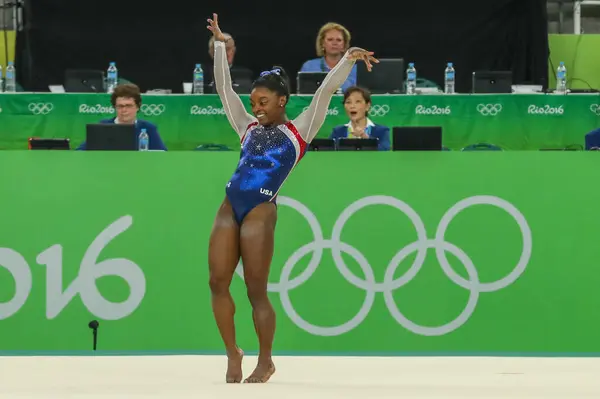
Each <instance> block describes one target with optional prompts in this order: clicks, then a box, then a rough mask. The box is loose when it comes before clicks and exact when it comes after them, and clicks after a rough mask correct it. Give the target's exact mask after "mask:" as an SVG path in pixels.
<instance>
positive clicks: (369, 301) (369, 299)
mask: <svg viewBox="0 0 600 399" xmlns="http://www.w3.org/2000/svg"><path fill="white" fill-rule="evenodd" d="M278 203H279V204H280V205H287V206H289V207H292V208H294V209H295V210H296V211H298V212H299V213H300V214H301V215H302V216H304V217H305V218H306V220H307V221H308V224H309V226H310V228H311V230H312V233H313V235H314V241H313V242H311V243H309V244H306V245H304V246H302V247H301V248H299V249H298V250H296V252H295V253H294V254H293V255H292V256H291V257H290V258H289V259H288V260H287V261H286V262H285V265H284V266H283V270H282V271H281V278H280V281H279V282H277V283H269V284H268V288H267V289H268V291H269V292H278V293H279V294H280V296H281V303H282V305H283V309H284V310H285V312H286V313H287V315H288V317H289V318H290V319H291V320H292V321H293V322H294V323H295V324H296V325H297V326H298V327H300V328H302V329H303V330H305V331H307V332H309V333H311V334H314V335H321V336H337V335H341V334H344V333H347V332H349V331H351V330H353V329H354V328H356V327H357V326H358V325H360V324H361V323H362V322H363V321H364V320H365V319H366V317H367V315H368V314H369V312H370V311H371V308H372V306H373V303H374V301H375V294H376V293H378V292H381V293H383V296H384V300H385V304H386V306H387V308H388V310H389V312H390V314H391V315H392V317H394V319H395V320H396V321H397V322H398V323H399V324H400V325H402V326H403V327H404V328H406V329H408V330H410V331H412V332H413V333H415V334H420V335H424V336H439V335H444V334H448V333H450V332H452V331H454V330H456V329H457V328H459V327H461V326H462V325H463V324H465V323H466V322H467V320H468V319H469V318H470V317H471V315H472V314H473V312H474V311H475V307H476V305H477V301H478V299H479V294H480V293H482V292H493V291H498V290H500V289H503V288H505V287H507V286H508V285H510V284H512V283H513V282H515V281H516V280H517V279H518V278H519V277H520V276H521V274H522V273H523V272H524V271H525V268H526V267H527V264H528V263H529V259H530V257H531V252H532V237H531V229H530V228H529V225H528V224H527V220H526V219H525V217H524V216H523V214H521V212H520V211H519V210H518V209H517V208H515V206H513V205H512V204H511V203H509V202H508V201H505V200H503V199H501V198H498V197H494V196H488V195H479V196H473V197H469V198H465V199H463V200H461V201H459V202H458V203H456V204H455V205H454V206H452V207H451V208H450V209H449V210H448V211H447V212H446V213H445V214H444V216H442V219H441V220H440V223H439V225H438V227H437V230H436V233H435V237H434V238H428V237H427V231H426V229H425V225H424V223H423V221H422V220H421V218H420V216H419V215H418V214H417V212H416V211H414V210H413V209H412V208H411V207H410V206H409V205H408V204H406V203H405V202H403V201H401V200H399V199H397V198H394V197H389V196H371V197H365V198H362V199H360V200H358V201H356V202H354V203H352V204H350V205H349V206H348V207H347V208H346V209H345V210H344V211H343V212H342V213H341V214H340V216H339V217H338V219H337V220H336V222H335V225H334V227H333V232H332V238H331V239H330V240H328V239H325V238H324V237H323V230H322V229H321V226H320V224H319V221H318V220H317V217H316V216H315V215H314V214H313V213H312V212H311V211H310V210H309V209H308V208H307V207H306V206H305V205H303V204H302V203H300V202H299V201H296V200H294V199H292V198H289V197H283V196H279V197H278ZM369 205H388V206H391V207H393V208H396V209H398V210H400V211H402V212H403V213H404V214H406V215H407V216H408V217H409V219H410V220H411V221H412V223H413V225H414V227H415V229H416V232H417V240H416V241H415V242H413V243H411V244H409V245H407V246H405V247H404V248H402V249H401V250H400V251H398V252H397V253H396V255H395V256H394V257H393V258H392V259H391V260H390V262H389V264H388V266H387V269H386V271H385V276H384V278H383V282H381V283H378V282H376V281H375V275H374V271H373V268H372V267H371V265H370V264H369V262H368V261H367V259H366V258H365V257H364V255H363V254H362V253H361V252H360V251H358V250H357V249H356V248H354V247H353V246H351V245H349V244H346V243H344V242H342V241H341V235H342V229H343V227H344V225H345V224H346V222H347V221H348V219H349V218H350V216H352V215H353V214H355V213H356V212H357V211H359V210H360V209H362V208H364V207H367V206H369ZM474 205H493V206H496V207H499V208H501V209H503V210H504V211H506V212H508V213H509V214H510V215H511V216H512V217H513V218H514V219H515V220H516V222H517V224H518V226H519V228H520V230H521V235H522V240H523V251H522V253H521V257H520V258H519V261H518V263H517V265H516V267H515V268H514V269H513V271H512V272H510V273H509V274H508V275H507V276H505V277H504V278H502V279H500V280H497V281H494V282H489V283H484V282H480V281H479V276H478V273H477V269H476V268H475V266H474V265H473V262H472V260H471V259H470V258H469V257H468V256H467V254H465V253H464V252H463V251H462V250H461V249H460V248H458V247H456V246H455V245H453V244H451V243H449V242H447V241H445V238H444V235H445V233H446V229H447V228H448V225H449V224H450V222H451V221H452V220H453V219H454V217H455V216H456V215H458V214H459V213H460V212H461V211H463V210H465V209H466V208H469V207H471V206H474ZM429 248H434V249H435V253H436V257H437V259H438V261H439V263H440V266H441V268H442V270H443V271H444V273H445V274H446V276H447V277H448V278H449V279H450V280H451V281H452V282H453V283H455V284H456V285H458V286H460V287H462V288H464V289H467V290H469V291H470V295H469V299H468V302H467V305H466V307H465V309H464V310H463V311H462V313H461V314H460V315H459V316H458V317H457V318H456V319H455V320H453V321H451V322H449V323H447V324H445V325H441V326H437V327H428V326H421V325H418V324H416V323H414V322H412V321H411V320H409V319H408V318H407V317H406V316H404V315H403V314H402V312H401V311H400V310H399V309H398V307H397V305H396V303H395V302H394V298H393V293H392V292H393V291H394V290H396V289H398V288H400V287H402V286H404V285H406V284H407V283H409V282H410V281H411V280H412V279H413V278H414V277H415V276H416V275H417V273H418V272H419V270H420V269H421V267H422V266H423V263H424V261H425V257H426V256H427V250H428V249H429ZM324 249H331V252H332V254H333V260H334V261H335V266H336V268H337V269H338V271H339V272H340V273H341V274H342V276H343V277H344V278H345V279H346V280H347V281H348V282H350V283H351V284H353V285H354V286H356V287H358V288H361V289H362V290H364V291H366V298H365V301H364V303H363V305H362V307H361V308H360V310H359V311H358V313H357V314H356V315H355V316H354V317H353V318H352V319H350V320H349V321H347V322H346V323H344V324H341V325H339V326H333V327H322V326H316V325H313V324H311V323H309V322H307V321H306V320H304V319H303V318H302V317H301V316H300V315H299V314H298V313H297V312H296V310H295V309H294V307H293V306H292V303H291V300H290V295H289V292H290V291H291V290H293V289H294V288H297V287H299V286H300V285H302V284H304V283H305V282H306V281H307V280H308V279H309V278H310V277H311V276H312V275H313V274H314V272H315V271H316V269H317V267H318V266H319V263H320V261H321V257H322V256H323V250H324ZM415 251H416V252H417V256H416V259H415V261H414V262H413V264H412V266H411V267H410V269H409V270H408V271H407V272H406V273H404V275H402V276H401V277H399V278H398V279H394V275H395V272H396V269H397V268H398V267H399V265H400V264H401V262H402V261H403V260H404V259H405V258H406V257H407V256H408V255H410V254H411V253H413V252H415ZM310 252H313V255H312V258H311V260H310V262H309V265H308V267H307V268H306V270H304V271H303V272H302V273H300V274H299V275H298V276H297V277H294V278H292V279H290V276H291V275H292V269H293V268H294V266H295V265H296V263H298V261H299V260H300V259H302V258H303V257H304V256H305V255H307V254H308V253H310ZM342 252H345V253H347V254H349V255H350V256H352V257H353V258H354V260H356V261H357V262H358V264H359V265H360V267H361V269H362V271H363V273H364V274H365V276H366V279H365V280H361V279H360V278H359V277H357V276H355V275H354V274H353V273H352V272H351V271H350V269H349V268H348V266H346V264H345V263H344V260H343V258H342ZM446 252H450V253H451V254H453V255H454V256H455V257H456V258H457V259H458V260H460V261H461V262H462V263H463V265H464V266H465V268H466V270H467V273H468V275H469V280H465V279H464V278H463V277H461V276H460V275H459V274H457V273H456V272H455V271H454V270H453V269H452V266H451V265H450V263H449V262H448V259H447V258H446ZM242 267H243V266H242V264H241V262H240V264H238V267H237V269H236V272H237V273H238V275H239V276H240V277H242V278H243V269H242Z"/></svg>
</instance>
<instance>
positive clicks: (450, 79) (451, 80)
mask: <svg viewBox="0 0 600 399" xmlns="http://www.w3.org/2000/svg"><path fill="white" fill-rule="evenodd" d="M455 83H456V78H455V75H454V66H453V65H452V63H451V62H449V63H448V66H447V67H446V70H445V71H444V93H446V94H454V87H455Z"/></svg>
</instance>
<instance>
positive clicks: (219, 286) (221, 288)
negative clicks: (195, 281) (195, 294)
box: [208, 272, 231, 295]
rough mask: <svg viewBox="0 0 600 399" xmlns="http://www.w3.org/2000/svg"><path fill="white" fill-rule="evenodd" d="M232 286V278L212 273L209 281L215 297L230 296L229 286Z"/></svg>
mask: <svg viewBox="0 0 600 399" xmlns="http://www.w3.org/2000/svg"><path fill="white" fill-rule="evenodd" d="M230 284H231V276H229V275H226V274H224V273H219V272H211V273H210V278H209V279H208V285H209V287H210V292H211V293H212V294H213V295H225V294H229V285H230Z"/></svg>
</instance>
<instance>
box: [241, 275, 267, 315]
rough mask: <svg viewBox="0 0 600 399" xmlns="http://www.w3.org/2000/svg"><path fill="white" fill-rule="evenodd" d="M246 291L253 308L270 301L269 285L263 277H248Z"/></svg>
mask: <svg viewBox="0 0 600 399" xmlns="http://www.w3.org/2000/svg"><path fill="white" fill-rule="evenodd" d="M246 291H247V294H248V299H249V300H250V304H251V305H252V307H253V308H256V307H260V306H261V305H264V304H268V303H269V296H268V294H267V286H266V284H265V283H264V281H263V280H262V279H260V280H258V279H257V280H255V279H252V278H246Z"/></svg>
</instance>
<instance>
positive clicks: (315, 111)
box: [293, 47, 379, 143]
mask: <svg viewBox="0 0 600 399" xmlns="http://www.w3.org/2000/svg"><path fill="white" fill-rule="evenodd" d="M372 54H373V53H372V52H368V51H366V50H363V49H361V48H358V47H352V48H350V49H348V51H346V54H344V56H343V57H342V59H341V60H340V61H339V62H338V63H337V65H336V66H335V67H334V68H333V69H332V70H331V71H330V72H329V73H328V74H327V76H326V77H325V79H324V80H323V83H321V86H319V88H318V89H317V91H316V92H315V95H314V97H313V99H312V101H311V103H310V105H309V106H308V109H307V110H306V111H304V112H302V113H301V114H300V115H299V116H298V117H297V118H296V119H294V121H293V123H294V125H295V126H296V128H297V129H298V132H299V133H300V135H301V136H302V138H303V139H304V140H305V141H306V142H307V143H310V142H311V141H312V139H314V138H315V136H316V135H317V133H318V132H319V129H320V128H321V126H323V122H325V116H326V115H327V109H328V108H329V103H330V102H331V97H332V96H333V94H334V93H335V92H336V91H337V89H338V88H339V87H340V86H341V85H342V84H343V83H344V82H345V81H346V79H347V78H348V75H350V72H351V71H352V68H353V67H354V64H355V63H356V61H357V60H359V59H363V60H364V61H365V62H366V63H367V68H368V69H369V70H371V64H370V61H374V62H379V61H377V60H376V59H375V58H373V57H371V55H372Z"/></svg>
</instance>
